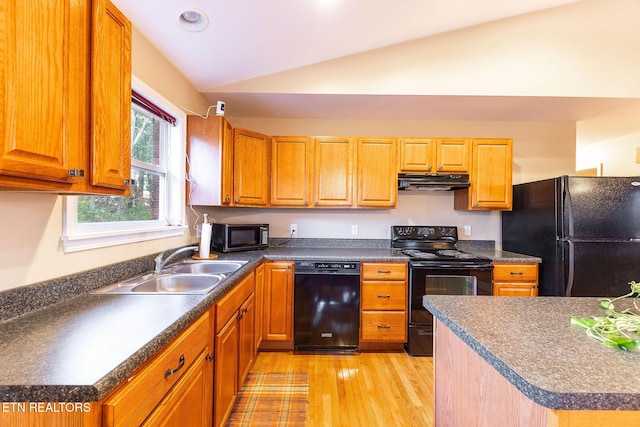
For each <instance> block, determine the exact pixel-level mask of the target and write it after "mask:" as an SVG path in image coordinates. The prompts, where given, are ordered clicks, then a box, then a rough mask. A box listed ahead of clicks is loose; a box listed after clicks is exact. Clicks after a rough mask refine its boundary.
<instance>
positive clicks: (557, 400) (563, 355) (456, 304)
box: [424, 295, 640, 410]
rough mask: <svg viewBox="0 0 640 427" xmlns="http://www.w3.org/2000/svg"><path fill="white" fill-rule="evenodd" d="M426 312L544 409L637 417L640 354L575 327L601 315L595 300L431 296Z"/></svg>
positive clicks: (639, 386)
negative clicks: (578, 321) (626, 413)
mask: <svg viewBox="0 0 640 427" xmlns="http://www.w3.org/2000/svg"><path fill="white" fill-rule="evenodd" d="M624 304H630V301H628V300H627V301H626V302H624V303H623V302H620V303H617V304H616V305H617V306H618V308H619V309H622V308H624ZM424 306H425V307H426V308H427V309H428V310H429V311H431V312H432V313H433V314H434V316H435V317H436V318H437V319H438V320H439V321H440V322H442V323H443V324H444V325H446V326H447V327H448V328H449V329H451V330H452V331H453V332H454V333H455V334H456V335H457V336H459V337H460V338H461V339H462V340H463V341H464V342H465V343H466V344H467V345H469V346H470V347H471V348H472V349H473V350H474V351H475V352H476V353H478V354H479V355H480V356H481V357H482V358H483V359H484V360H486V361H487V362H488V363H489V364H490V365H491V366H493V367H494V368H495V369H496V370H497V371H498V372H499V373H500V374H502V376H504V377H505V378H506V379H507V380H509V382H511V383H512V384H513V385H514V386H516V387H517V388H518V389H519V390H520V391H522V392H523V393H524V394H525V395H526V396H527V397H528V398H529V399H531V400H532V401H534V402H536V403H538V404H539V405H542V406H544V407H547V408H551V409H567V410H640V373H638V366H640V351H629V352H626V351H622V350H617V349H612V348H609V347H606V346H604V345H603V344H601V343H599V342H597V341H595V340H593V339H591V338H589V337H587V335H586V334H585V331H584V330H583V329H580V328H578V327H575V326H573V325H571V323H570V317H571V316H572V315H576V316H580V317H585V316H596V315H602V314H603V311H602V310H600V309H599V308H598V299H597V298H575V297H574V298H560V297H486V296H453V295H428V296H425V297H424Z"/></svg>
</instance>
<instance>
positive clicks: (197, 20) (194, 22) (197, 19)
mask: <svg viewBox="0 0 640 427" xmlns="http://www.w3.org/2000/svg"><path fill="white" fill-rule="evenodd" d="M178 25H180V27H181V28H183V29H185V30H187V31H202V30H204V29H205V28H207V25H209V18H208V17H207V14H206V13H204V12H203V11H202V10H200V9H195V8H192V7H190V8H184V9H180V10H179V11H178Z"/></svg>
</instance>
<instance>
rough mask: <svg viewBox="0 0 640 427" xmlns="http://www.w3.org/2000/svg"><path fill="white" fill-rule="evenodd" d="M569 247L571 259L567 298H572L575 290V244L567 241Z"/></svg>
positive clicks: (569, 262)
mask: <svg viewBox="0 0 640 427" xmlns="http://www.w3.org/2000/svg"><path fill="white" fill-rule="evenodd" d="M567 245H568V247H569V259H568V264H567V266H568V274H567V289H566V292H565V296H568V297H570V296H571V289H572V288H573V275H574V264H575V262H574V261H575V259H574V253H573V252H574V247H573V242H572V241H571V240H568V241H567Z"/></svg>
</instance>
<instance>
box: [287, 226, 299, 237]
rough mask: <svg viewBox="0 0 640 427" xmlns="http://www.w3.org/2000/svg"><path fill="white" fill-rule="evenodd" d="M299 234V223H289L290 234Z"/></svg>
mask: <svg viewBox="0 0 640 427" xmlns="http://www.w3.org/2000/svg"><path fill="white" fill-rule="evenodd" d="M297 234H298V224H289V235H290V236H296V235H297Z"/></svg>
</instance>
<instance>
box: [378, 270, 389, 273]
mask: <svg viewBox="0 0 640 427" xmlns="http://www.w3.org/2000/svg"><path fill="white" fill-rule="evenodd" d="M389 273H391V270H378V274H389Z"/></svg>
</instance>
